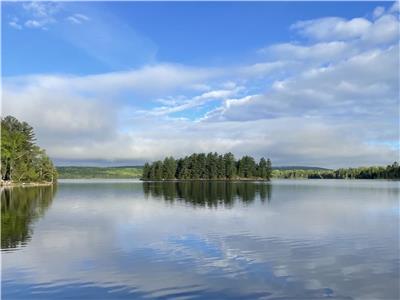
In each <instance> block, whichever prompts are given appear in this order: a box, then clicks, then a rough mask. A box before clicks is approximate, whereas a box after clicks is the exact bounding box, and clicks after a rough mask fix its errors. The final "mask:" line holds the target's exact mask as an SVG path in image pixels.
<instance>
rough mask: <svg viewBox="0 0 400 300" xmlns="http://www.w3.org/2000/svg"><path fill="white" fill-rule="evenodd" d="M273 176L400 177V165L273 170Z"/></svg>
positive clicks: (334, 177) (396, 178) (312, 177)
mask: <svg viewBox="0 0 400 300" xmlns="http://www.w3.org/2000/svg"><path fill="white" fill-rule="evenodd" d="M272 178H284V179H296V178H299V179H394V180H398V179H400V166H399V164H398V163H397V162H394V163H393V164H391V165H387V166H386V167H384V166H370V167H358V168H340V169H336V170H301V169H299V170H273V171H272Z"/></svg>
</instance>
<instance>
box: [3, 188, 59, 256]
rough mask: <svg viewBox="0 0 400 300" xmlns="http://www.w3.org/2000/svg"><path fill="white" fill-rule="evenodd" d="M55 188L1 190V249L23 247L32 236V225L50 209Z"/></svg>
mask: <svg viewBox="0 0 400 300" xmlns="http://www.w3.org/2000/svg"><path fill="white" fill-rule="evenodd" d="M56 189H57V187H56V186H40V187H14V188H2V189H1V249H9V248H16V247H19V246H24V245H26V243H27V242H28V241H29V240H30V238H31V236H32V233H33V232H32V231H33V229H32V224H33V223H34V222H35V221H36V220H38V219H39V218H41V217H42V216H43V215H44V214H45V212H46V210H47V209H48V208H49V207H50V205H51V203H52V201H53V198H54V196H55V193H56Z"/></svg>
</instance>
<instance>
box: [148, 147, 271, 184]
mask: <svg viewBox="0 0 400 300" xmlns="http://www.w3.org/2000/svg"><path fill="white" fill-rule="evenodd" d="M271 173H272V165H271V161H270V160H269V159H268V160H265V158H261V159H260V161H259V163H256V162H255V160H254V158H253V157H251V156H243V157H242V158H241V159H239V160H236V159H235V156H234V155H233V154H232V153H230V152H229V153H225V154H218V153H216V152H210V153H207V154H206V153H193V154H192V155H190V156H186V157H184V158H179V159H174V158H173V157H172V156H171V157H166V158H165V159H164V160H162V161H161V160H158V161H155V162H153V163H152V164H149V163H146V164H145V165H144V167H143V176H142V179H143V180H173V179H181V180H187V179H210V180H213V179H220V180H235V179H262V180H269V179H270V177H271Z"/></svg>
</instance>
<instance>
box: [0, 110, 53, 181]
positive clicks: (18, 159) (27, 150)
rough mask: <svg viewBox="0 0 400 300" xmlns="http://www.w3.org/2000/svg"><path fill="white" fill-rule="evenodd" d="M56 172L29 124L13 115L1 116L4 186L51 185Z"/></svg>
mask: <svg viewBox="0 0 400 300" xmlns="http://www.w3.org/2000/svg"><path fill="white" fill-rule="evenodd" d="M56 181H57V171H56V169H55V167H54V165H53V162H52V161H51V159H50V158H49V157H48V156H47V154H46V151H45V150H44V149H42V148H40V147H39V146H37V145H36V138H35V133H34V130H33V128H32V126H30V125H29V124H28V123H26V122H20V121H18V120H17V119H16V118H14V117H12V116H7V117H5V118H2V119H1V185H6V186H12V185H18V184H21V183H24V184H28V185H29V184H30V185H35V184H36V185H43V184H52V183H54V182H56Z"/></svg>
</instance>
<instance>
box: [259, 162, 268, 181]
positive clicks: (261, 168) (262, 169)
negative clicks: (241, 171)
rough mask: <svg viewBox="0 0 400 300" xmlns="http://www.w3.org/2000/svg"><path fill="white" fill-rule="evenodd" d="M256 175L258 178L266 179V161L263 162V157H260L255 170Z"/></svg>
mask: <svg viewBox="0 0 400 300" xmlns="http://www.w3.org/2000/svg"><path fill="white" fill-rule="evenodd" d="M257 171H258V172H257V173H258V177H260V178H263V179H267V178H268V174H267V161H266V160H265V158H264V157H261V159H260V162H259V163H258V168H257Z"/></svg>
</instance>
